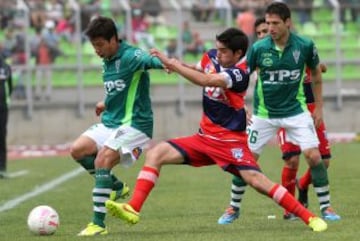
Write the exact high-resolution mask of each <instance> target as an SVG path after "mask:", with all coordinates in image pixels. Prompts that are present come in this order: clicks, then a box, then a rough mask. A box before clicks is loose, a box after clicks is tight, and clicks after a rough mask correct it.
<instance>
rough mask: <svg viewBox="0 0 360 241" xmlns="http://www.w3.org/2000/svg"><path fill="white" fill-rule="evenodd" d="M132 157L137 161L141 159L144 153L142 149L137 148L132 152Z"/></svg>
mask: <svg viewBox="0 0 360 241" xmlns="http://www.w3.org/2000/svg"><path fill="white" fill-rule="evenodd" d="M131 153H132V155H133V156H134V157H135V159H139V157H140V155H141V153H142V149H141V148H140V147H135V148H134V149H133V150H132V151H131Z"/></svg>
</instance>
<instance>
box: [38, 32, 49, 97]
mask: <svg viewBox="0 0 360 241" xmlns="http://www.w3.org/2000/svg"><path fill="white" fill-rule="evenodd" d="M35 57H36V73H35V99H40V98H42V97H45V98H46V99H47V100H49V99H50V96H51V90H52V84H51V79H52V73H51V64H52V63H53V60H52V56H51V50H50V47H49V46H48V45H47V43H46V41H45V39H44V38H42V39H41V40H40V43H39V46H38V48H37V52H36V56H35ZM44 81H45V82H46V87H45V93H43V91H42V85H43V82H44ZM43 94H44V95H43Z"/></svg>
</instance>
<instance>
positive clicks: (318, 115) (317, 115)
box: [312, 108, 323, 128]
mask: <svg viewBox="0 0 360 241" xmlns="http://www.w3.org/2000/svg"><path fill="white" fill-rule="evenodd" d="M312 118H313V120H314V125H315V128H318V127H319V126H320V124H321V123H322V122H323V113H322V109H321V108H315V110H314V112H313V113H312Z"/></svg>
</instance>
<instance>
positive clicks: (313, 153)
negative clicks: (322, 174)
mask: <svg viewBox="0 0 360 241" xmlns="http://www.w3.org/2000/svg"><path fill="white" fill-rule="evenodd" d="M304 154H305V157H306V158H307V160H308V161H309V165H310V166H315V165H318V164H319V163H320V162H321V155H320V152H319V150H318V149H310V150H308V151H306V152H304Z"/></svg>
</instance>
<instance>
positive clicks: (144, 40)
mask: <svg viewBox="0 0 360 241" xmlns="http://www.w3.org/2000/svg"><path fill="white" fill-rule="evenodd" d="M131 25H132V30H133V41H134V43H135V44H137V45H139V47H140V48H143V49H150V48H153V47H154V46H155V43H154V36H152V34H151V33H149V28H150V23H149V22H147V21H146V20H145V15H144V13H143V12H142V11H141V10H140V9H134V10H133V17H132V21H131Z"/></svg>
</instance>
